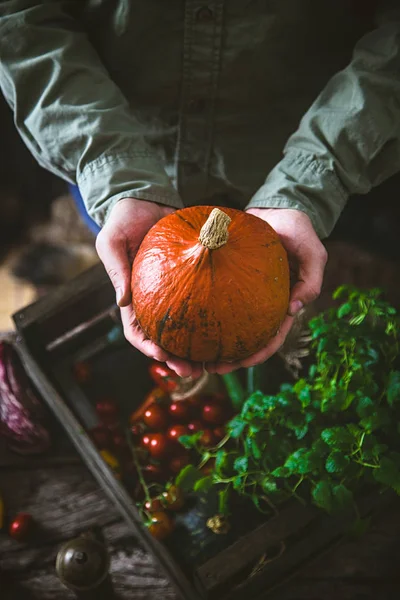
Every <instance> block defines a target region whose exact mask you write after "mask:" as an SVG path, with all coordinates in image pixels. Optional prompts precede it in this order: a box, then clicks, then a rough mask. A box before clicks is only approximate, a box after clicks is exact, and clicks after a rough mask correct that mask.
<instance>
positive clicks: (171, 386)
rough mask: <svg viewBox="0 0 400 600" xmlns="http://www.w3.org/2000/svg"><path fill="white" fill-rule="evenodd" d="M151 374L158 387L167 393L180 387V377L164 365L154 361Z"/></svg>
mask: <svg viewBox="0 0 400 600" xmlns="http://www.w3.org/2000/svg"><path fill="white" fill-rule="evenodd" d="M149 373H150V377H151V378H152V379H153V381H154V382H155V383H156V385H158V387H160V388H161V389H162V390H163V391H165V392H173V391H174V390H176V389H177V387H178V385H179V379H180V377H179V375H177V374H176V373H175V371H173V370H172V369H170V368H169V367H167V365H166V364H164V363H160V362H157V361H153V362H152V363H151V365H150V367H149Z"/></svg>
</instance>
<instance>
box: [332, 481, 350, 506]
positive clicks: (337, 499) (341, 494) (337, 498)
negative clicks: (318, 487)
mask: <svg viewBox="0 0 400 600" xmlns="http://www.w3.org/2000/svg"><path fill="white" fill-rule="evenodd" d="M332 496H333V503H334V509H335V510H346V509H348V508H350V507H351V506H353V504H354V497H353V492H351V491H350V490H349V489H348V488H347V487H346V486H345V485H343V484H342V483H341V484H339V485H335V486H334V487H333V488H332Z"/></svg>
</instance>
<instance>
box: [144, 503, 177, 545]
mask: <svg viewBox="0 0 400 600" xmlns="http://www.w3.org/2000/svg"><path fill="white" fill-rule="evenodd" d="M174 527H175V524H174V522H173V520H172V519H171V517H170V516H169V515H168V514H167V513H166V512H165V511H163V510H159V511H157V512H154V513H152V515H151V524H150V526H149V531H150V533H151V535H152V536H153V537H154V538H156V540H160V541H161V540H164V539H165V538H166V537H168V536H169V535H171V533H172V532H173V530H174Z"/></svg>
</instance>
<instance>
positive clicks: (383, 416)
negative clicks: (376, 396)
mask: <svg viewBox="0 0 400 600" xmlns="http://www.w3.org/2000/svg"><path fill="white" fill-rule="evenodd" d="M389 423H390V416H389V414H388V413H387V411H386V410H385V409H384V408H383V407H379V408H377V409H376V411H375V413H374V414H372V415H371V416H369V417H366V418H365V419H361V420H360V425H361V426H362V427H364V429H365V430H366V431H368V432H371V431H376V430H377V429H381V428H382V427H384V426H385V425H388V424H389Z"/></svg>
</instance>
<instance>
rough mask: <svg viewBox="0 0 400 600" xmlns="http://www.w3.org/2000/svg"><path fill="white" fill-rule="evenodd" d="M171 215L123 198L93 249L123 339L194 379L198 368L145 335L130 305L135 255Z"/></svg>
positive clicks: (157, 206)
mask: <svg viewBox="0 0 400 600" xmlns="http://www.w3.org/2000/svg"><path fill="white" fill-rule="evenodd" d="M172 212H174V209H173V208H170V207H168V206H161V205H160V204H156V203H154V202H147V201H145V200H137V199H136V198H124V199H123V200H120V201H119V202H118V203H117V204H116V205H115V206H114V207H113V209H112V210H111V214H110V217H109V218H108V220H107V223H106V224H105V225H104V227H103V229H102V230H101V232H100V233H99V235H98V236H97V240H96V250H97V253H98V255H99V257H100V259H101V261H102V262H103V264H104V266H105V269H106V271H107V273H108V276H109V277H110V279H111V282H112V284H113V286H114V288H115V292H116V297H117V304H118V306H119V307H120V308H121V319H122V324H123V328H124V335H125V337H126V339H127V340H128V341H129V342H130V343H131V344H132V345H133V346H135V348H137V349H138V350H140V351H141V352H143V354H145V355H146V356H149V357H151V358H154V359H155V360H158V361H160V362H166V363H167V364H168V365H169V366H170V367H171V368H172V369H174V371H176V372H177V373H178V375H180V376H181V377H186V376H188V375H195V376H198V375H200V373H201V372H202V369H201V368H200V367H199V365H192V364H190V363H188V362H187V361H183V360H181V359H179V358H176V357H174V356H172V355H170V354H169V353H168V352H166V351H165V350H163V349H162V348H160V347H159V346H157V344H154V342H152V341H151V340H149V339H148V338H147V337H146V336H145V334H144V332H143V331H142V329H141V327H140V325H139V323H138V321H137V320H136V316H135V313H134V310H133V306H132V299H131V271H132V263H133V260H134V258H135V255H136V253H137V251H138V249H139V246H140V244H141V242H142V240H143V238H144V236H145V235H146V233H147V232H148V231H149V229H150V228H151V227H152V226H153V225H154V224H155V223H157V221H159V220H160V219H161V218H162V217H165V216H166V215H168V214H170V213H172Z"/></svg>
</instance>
